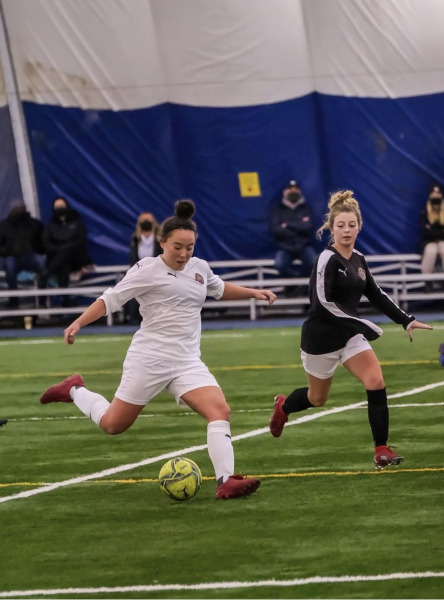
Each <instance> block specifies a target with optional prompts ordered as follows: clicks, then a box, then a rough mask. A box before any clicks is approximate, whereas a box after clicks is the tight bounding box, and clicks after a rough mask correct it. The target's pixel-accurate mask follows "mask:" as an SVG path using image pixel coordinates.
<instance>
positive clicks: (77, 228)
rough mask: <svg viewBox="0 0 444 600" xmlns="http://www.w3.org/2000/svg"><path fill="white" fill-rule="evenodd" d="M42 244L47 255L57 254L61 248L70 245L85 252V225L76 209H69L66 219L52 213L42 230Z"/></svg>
mask: <svg viewBox="0 0 444 600" xmlns="http://www.w3.org/2000/svg"><path fill="white" fill-rule="evenodd" d="M43 244H44V246H45V250H46V252H47V253H48V255H51V254H57V252H58V251H59V250H60V249H61V248H62V247H66V246H69V245H72V246H73V247H75V248H79V247H82V248H83V249H84V250H85V251H86V252H87V233H86V227H85V225H84V223H83V221H82V219H81V217H80V215H79V213H78V212H77V211H76V210H73V209H69V210H68V212H67V215H66V219H65V220H62V219H60V217H58V216H57V215H53V217H52V219H51V220H50V222H49V223H48V224H47V225H46V227H45V231H44V232H43Z"/></svg>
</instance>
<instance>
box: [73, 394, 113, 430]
mask: <svg viewBox="0 0 444 600" xmlns="http://www.w3.org/2000/svg"><path fill="white" fill-rule="evenodd" d="M69 395H70V396H71V398H72V400H73V402H74V404H75V405H76V406H77V408H79V409H80V410H81V411H82V413H83V414H84V415H86V416H87V417H89V418H90V419H91V421H94V423H95V424H96V425H99V426H100V419H101V418H102V417H103V415H104V414H105V413H106V411H107V410H108V408H109V406H110V405H109V402H108V400H107V399H106V398H104V397H103V396H101V395H100V394H96V393H95V392H90V391H89V390H87V389H86V387H78V388H76V387H75V386H73V387H72V388H71V389H70V390H69Z"/></svg>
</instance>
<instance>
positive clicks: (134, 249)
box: [130, 234, 162, 267]
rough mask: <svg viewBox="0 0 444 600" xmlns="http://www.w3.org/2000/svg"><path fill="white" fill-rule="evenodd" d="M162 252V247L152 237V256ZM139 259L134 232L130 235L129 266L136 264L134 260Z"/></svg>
mask: <svg viewBox="0 0 444 600" xmlns="http://www.w3.org/2000/svg"><path fill="white" fill-rule="evenodd" d="M159 254H162V248H161V247H160V244H159V242H158V241H157V239H154V248H153V256H159ZM138 260H140V258H139V240H138V239H137V236H136V234H134V235H133V236H132V237H131V243H130V266H131V267H132V266H133V265H135V264H136V262H137V261H138Z"/></svg>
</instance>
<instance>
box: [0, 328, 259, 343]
mask: <svg viewBox="0 0 444 600" xmlns="http://www.w3.org/2000/svg"><path fill="white" fill-rule="evenodd" d="M79 335H80V336H81V334H79ZM133 335H134V334H132V333H128V334H125V335H107V336H105V337H91V336H89V335H88V336H86V337H76V344H78V343H80V344H95V343H102V342H105V343H107V342H126V341H129V338H131V337H132V336H133ZM251 335H252V334H251V333H248V332H246V333H236V332H234V331H233V332H226V333H202V338H205V339H206V340H213V339H220V338H244V337H250V336H251ZM62 343H63V338H62V337H61V336H59V337H58V338H57V339H47V338H42V339H40V338H37V339H20V340H16V339H12V340H1V341H0V346H38V345H40V344H62Z"/></svg>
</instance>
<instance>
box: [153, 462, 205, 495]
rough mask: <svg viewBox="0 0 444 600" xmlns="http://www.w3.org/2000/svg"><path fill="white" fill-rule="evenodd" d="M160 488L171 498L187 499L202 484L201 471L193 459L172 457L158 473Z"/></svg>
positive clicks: (194, 493) (195, 492)
mask: <svg viewBox="0 0 444 600" xmlns="http://www.w3.org/2000/svg"><path fill="white" fill-rule="evenodd" d="M159 483H160V489H161V490H163V491H164V492H165V493H166V494H168V496H169V497H170V498H172V499H173V500H189V499H190V498H192V497H193V496H195V495H196V494H197V492H198V491H199V490H200V486H201V485H202V473H201V472H200V469H199V467H198V466H197V465H196V463H195V462H194V460H191V459H189V458H181V457H179V458H172V459H171V460H169V461H168V462H167V463H165V464H164V465H163V467H162V468H161V469H160V473H159Z"/></svg>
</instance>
